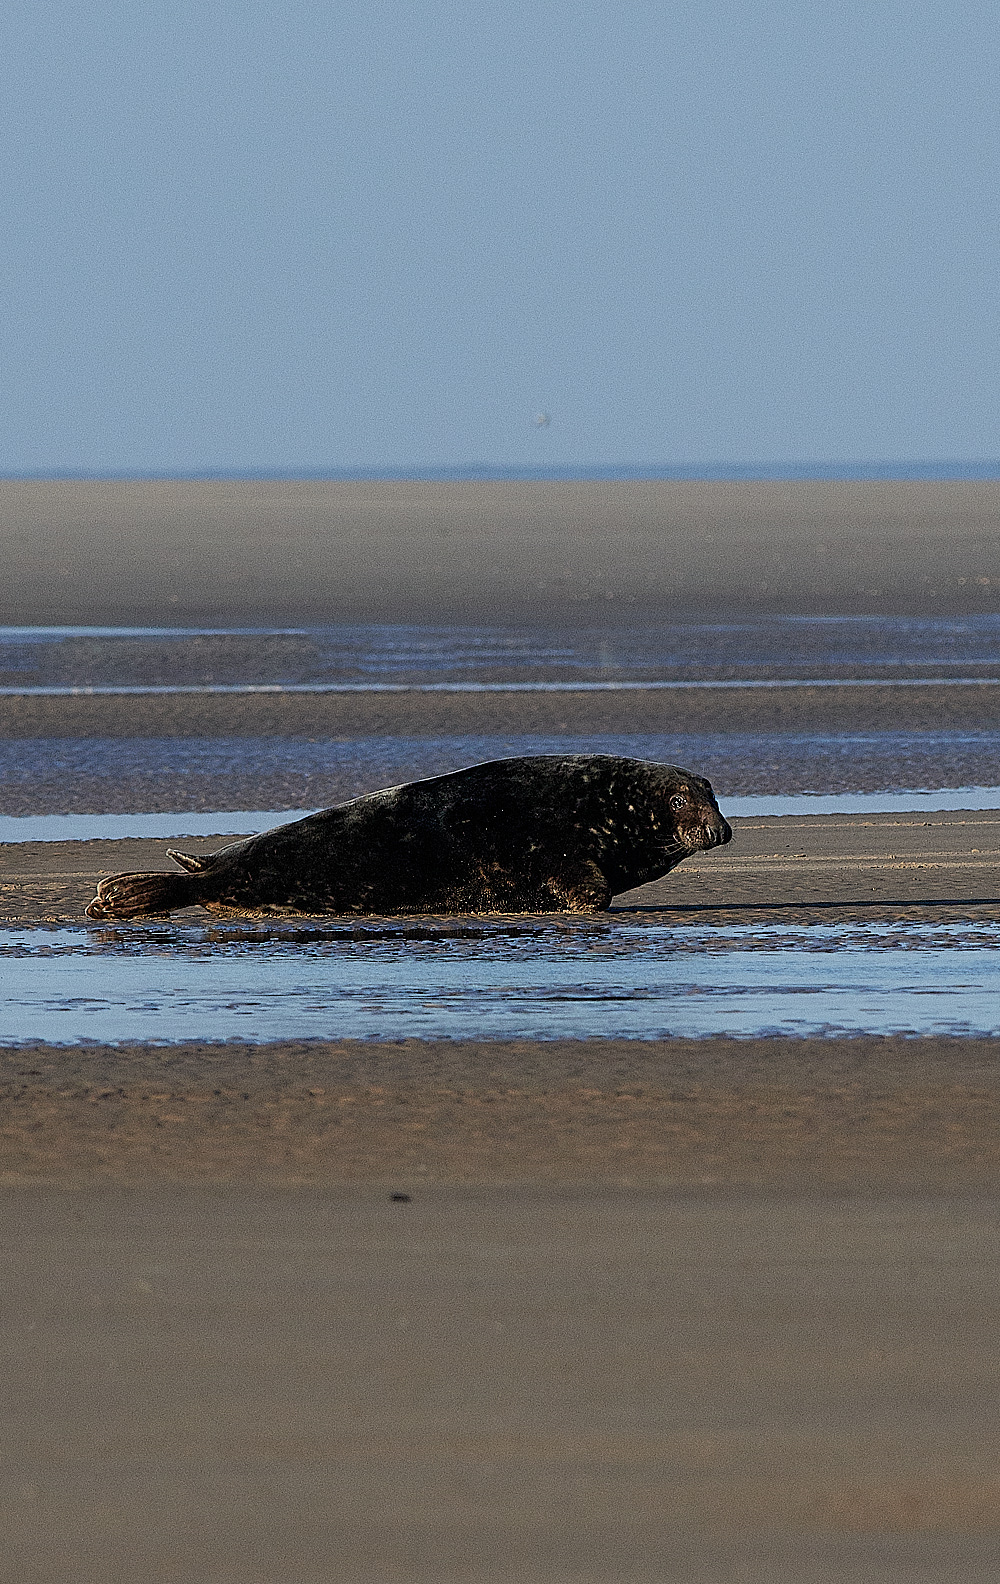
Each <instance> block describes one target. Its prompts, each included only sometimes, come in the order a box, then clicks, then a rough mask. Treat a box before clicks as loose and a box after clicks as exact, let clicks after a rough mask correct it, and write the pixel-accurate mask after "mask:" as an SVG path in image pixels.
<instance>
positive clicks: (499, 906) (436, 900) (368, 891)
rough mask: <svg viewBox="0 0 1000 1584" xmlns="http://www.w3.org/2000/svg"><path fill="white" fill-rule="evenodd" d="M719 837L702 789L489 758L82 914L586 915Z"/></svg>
mask: <svg viewBox="0 0 1000 1584" xmlns="http://www.w3.org/2000/svg"><path fill="white" fill-rule="evenodd" d="M731 837H732V831H731V829H730V827H729V825H728V823H727V822H726V820H725V819H724V818H723V816H722V814H721V813H720V812H719V805H718V804H717V802H716V801H715V796H714V794H713V792H712V788H711V786H710V784H709V783H708V782H707V781H706V780H704V779H703V777H701V776H697V775H692V774H691V772H690V771H688V770H681V769H679V768H678V767H677V766H676V765H662V764H653V763H650V762H648V761H646V760H642V759H622V758H617V757H615V756H614V755H611V754H570V755H567V756H565V757H563V756H560V755H555V754H551V755H550V754H541V755H538V756H537V757H529V758H519V759H497V760H492V761H491V762H490V763H488V764H480V765H474V766H472V767H471V768H470V769H467V770H456V771H454V772H452V773H451V774H450V775H441V776H433V777H431V778H430V779H429V780H426V781H412V782H408V783H407V784H406V785H405V786H397V787H388V788H386V789H384V790H383V791H380V792H368V793H366V794H365V795H364V796H363V797H357V798H353V799H352V800H351V801H350V802H349V803H341V804H339V805H338V806H337V807H335V808H330V809H324V810H322V812H320V813H319V814H310V815H308V816H307V817H306V818H305V819H300V820H295V821H293V822H292V823H290V824H287V825H279V826H276V827H275V828H274V829H273V830H268V831H264V832H263V833H262V834H260V835H258V836H248V837H246V838H245V839H244V840H242V841H237V842H233V843H231V845H229V846H227V847H222V848H220V849H219V851H218V852H214V853H211V854H209V855H207V856H203V857H194V856H192V855H191V854H189V853H183V852H177V851H172V850H171V849H169V848H168V849H167V856H168V857H170V858H173V859H174V860H175V861H176V862H177V863H178V864H180V865H181V867H182V868H183V869H184V870H185V871H186V872H185V873H184V874H120V875H112V876H110V877H109V878H108V879H106V880H102V881H101V882H100V883H99V885H98V887H97V895H96V897H95V898H94V900H93V902H91V904H90V906H89V907H88V908H87V913H88V915H89V917H90V918H94V919H127V918H137V917H140V916H141V915H143V914H157V913H169V912H172V911H173V910H174V909H176V908H186V907H191V906H194V905H197V906H200V907H204V908H207V909H208V910H209V911H210V912H212V913H215V914H219V915H242V916H248V915H249V916H273V915H275V914H278V915H280V914H295V913H297V914H313V915H316V914H377V915H382V916H384V915H386V914H400V913H450V914H455V913H557V912H570V913H593V912H597V911H599V910H600V909H602V908H606V907H607V905H608V903H609V902H610V900H611V898H612V897H613V896H616V895H618V894H619V893H620V892H622V891H630V890H631V889H632V888H633V886H638V885H643V884H645V882H646V881H648V880H658V879H659V878H660V877H661V876H662V875H665V874H668V873H669V872H670V870H671V869H674V868H676V866H677V865H678V864H679V863H682V862H683V861H684V859H685V858H688V857H690V855H691V854H692V853H694V852H701V851H705V850H707V849H709V848H712V847H717V846H721V845H722V844H723V843H725V842H728V841H729V840H730V839H731Z"/></svg>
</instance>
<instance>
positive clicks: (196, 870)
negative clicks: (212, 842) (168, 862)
mask: <svg viewBox="0 0 1000 1584" xmlns="http://www.w3.org/2000/svg"><path fill="white" fill-rule="evenodd" d="M167 857H168V858H172V859H173V860H174V863H177V864H180V866H181V868H182V869H187V870H188V872H189V873H190V874H200V873H201V871H202V870H203V869H207V868H209V866H210V865H211V862H212V859H213V858H214V857H215V854H214V853H207V854H206V855H205V857H204V858H197V857H196V856H195V855H194V853H182V852H178V851H177V848H176V847H168V848H167Z"/></svg>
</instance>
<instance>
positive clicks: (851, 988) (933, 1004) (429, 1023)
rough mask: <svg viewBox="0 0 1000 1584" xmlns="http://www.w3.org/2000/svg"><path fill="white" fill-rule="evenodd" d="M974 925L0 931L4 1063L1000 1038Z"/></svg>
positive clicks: (986, 935)
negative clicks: (159, 1048) (855, 1037)
mask: <svg viewBox="0 0 1000 1584" xmlns="http://www.w3.org/2000/svg"><path fill="white" fill-rule="evenodd" d="M997 941H998V934H997V932H996V931H994V930H991V929H985V928H984V927H983V926H981V925H974V924H950V925H943V926H932V925H919V924H917V925H899V924H893V925H888V924H887V925H866V926H857V925H851V926H810V927H804V926H803V927H799V928H794V927H793V928H788V927H787V926H779V925H771V926H758V927H751V926H736V927H727V928H717V929H710V928H705V927H692V926H680V927H674V928H667V927H665V926H663V925H659V924H649V923H644V922H641V921H638V922H637V921H634V920H629V921H619V920H610V921H609V920H601V921H593V920H587V921H562V920H560V921H557V922H553V921H544V922H542V921H538V920H531V919H520V920H517V919H512V920H507V921H495V922H494V921H476V922H472V921H470V922H466V921H458V922H455V923H448V922H443V921H440V920H432V919H429V920H424V921H414V920H408V921H406V922H405V923H401V922H392V921H389V922H387V923H385V924H382V925H379V924H377V923H375V922H374V921H373V922H367V923H364V924H358V925H353V924H352V925H338V926H334V927H325V926H320V927H317V928H302V927H295V928H292V927H288V928H282V929H266V928H256V927H246V926H243V927H241V926H232V927H223V928H217V927H216V928H211V929H192V928H190V927H180V926H178V927H171V926H158V927H157V928H156V929H155V931H150V930H149V929H143V930H138V929H130V928H127V927H122V928H115V929H111V930H104V929H100V930H98V929H36V930H11V931H8V932H6V933H5V934H4V935H3V936H2V937H0V957H2V959H3V962H2V969H3V972H2V989H0V1026H2V1029H3V1038H4V1042H5V1043H16V1042H26V1041H34V1040H39V1041H46V1042H51V1043H56V1044H72V1043H77V1042H80V1041H87V1040H90V1041H99V1042H127V1041H134V1040H143V1041H153V1042H158V1043H166V1044H169V1043H175V1042H178V1041H182V1040H233V1039H235V1040H249V1041H254V1042H256V1041H263V1040H276V1039H312V1038H325V1039H336V1038H354V1039H380V1040H394V1039H406V1038H425V1039H428V1038H437V1039H498V1038H505V1039H506V1038H525V1039H543V1040H544V1039H557V1038H575V1039H581V1038H595V1037H605V1038H614V1037H618V1038H630V1039H654V1038H660V1037H667V1036H670V1035H675V1036H688V1037H699V1036H709V1035H729V1036H737V1037H750V1036H755V1035H768V1034H798V1035H817V1034H818V1035H828V1036H829V1035H837V1034H857V1033H870V1034H889V1033H908V1034H915V1035H929V1034H1000V952H998V950H997Z"/></svg>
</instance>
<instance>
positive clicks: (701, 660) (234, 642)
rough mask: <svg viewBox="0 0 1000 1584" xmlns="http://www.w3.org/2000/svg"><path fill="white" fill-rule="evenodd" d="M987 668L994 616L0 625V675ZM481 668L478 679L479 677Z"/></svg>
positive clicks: (241, 679) (120, 682) (751, 677)
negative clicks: (578, 623)
mask: <svg viewBox="0 0 1000 1584" xmlns="http://www.w3.org/2000/svg"><path fill="white" fill-rule="evenodd" d="M917 671H919V672H920V674H921V675H925V676H928V677H942V678H943V677H952V676H959V675H962V674H966V675H968V676H979V675H980V674H982V673H984V672H992V673H993V674H994V675H1000V616H996V615H984V616H972V617H966V618H962V619H956V618H919V617H916V618H915V617H875V616H855V617H799V616H784V617H779V616H768V617H762V618H757V619H753V620H748V621H743V622H667V623H663V624H662V625H660V624H657V625H655V626H644V625H641V624H640V625H629V626H626V627H623V628H613V627H602V628H599V629H587V628H581V629H578V630H574V631H572V632H566V631H562V632H559V633H553V632H551V631H549V630H547V629H544V628H489V627H433V626H407V625H402V624H397V625H387V624H378V623H366V624H353V625H348V624H341V625H336V626H329V627H317V628H301V629H289V628H281V629H274V630H267V629H244V630H240V631H236V630H233V631H225V630H219V629H202V630H194V629H183V628H148V629H142V628H99V627H89V628H88V627H76V628H53V627H37V628H31V627H16V628H11V627H8V628H0V684H3V685H5V686H7V687H9V688H13V689H15V690H19V691H23V690H24V689H38V688H65V687H69V688H88V687H91V688H100V687H111V688H120V687H138V688H147V687H160V688H176V687H199V688H209V689H211V688H229V687H248V686H270V687H311V686H316V687H324V686H336V685H343V684H350V683H353V684H355V685H357V686H359V687H362V688H363V687H368V686H371V687H375V686H379V685H382V686H421V685H429V686H435V685H438V686H439V685H456V686H466V685H470V684H477V685H482V684H483V683H484V682H485V683H487V684H489V685H497V686H504V685H507V684H510V683H526V684H531V685H537V684H546V683H548V684H552V683H574V684H580V683H590V684H605V683H610V682H614V683H621V682H623V681H630V682H635V683H642V684H645V683H649V682H650V681H702V682H704V681H711V680H714V681H720V680H726V679H737V680H743V681H755V682H757V683H766V682H770V681H774V680H781V679H788V678H828V679H831V680H836V679H840V678H862V677H866V676H869V677H872V678H874V679H877V680H878V681H880V682H882V681H885V680H886V679H888V678H892V677H893V676H898V677H900V678H901V679H902V678H906V677H907V676H913V675H915V674H916V672H917ZM484 673H488V675H485V676H484Z"/></svg>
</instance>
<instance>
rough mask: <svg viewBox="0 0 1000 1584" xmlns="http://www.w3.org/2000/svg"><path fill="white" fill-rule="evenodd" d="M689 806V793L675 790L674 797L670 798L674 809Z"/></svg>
mask: <svg viewBox="0 0 1000 1584" xmlns="http://www.w3.org/2000/svg"><path fill="white" fill-rule="evenodd" d="M687 806H688V800H687V794H686V793H684V792H675V793H674V795H673V797H672V798H671V799H670V807H671V808H672V809H682V808H687Z"/></svg>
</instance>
